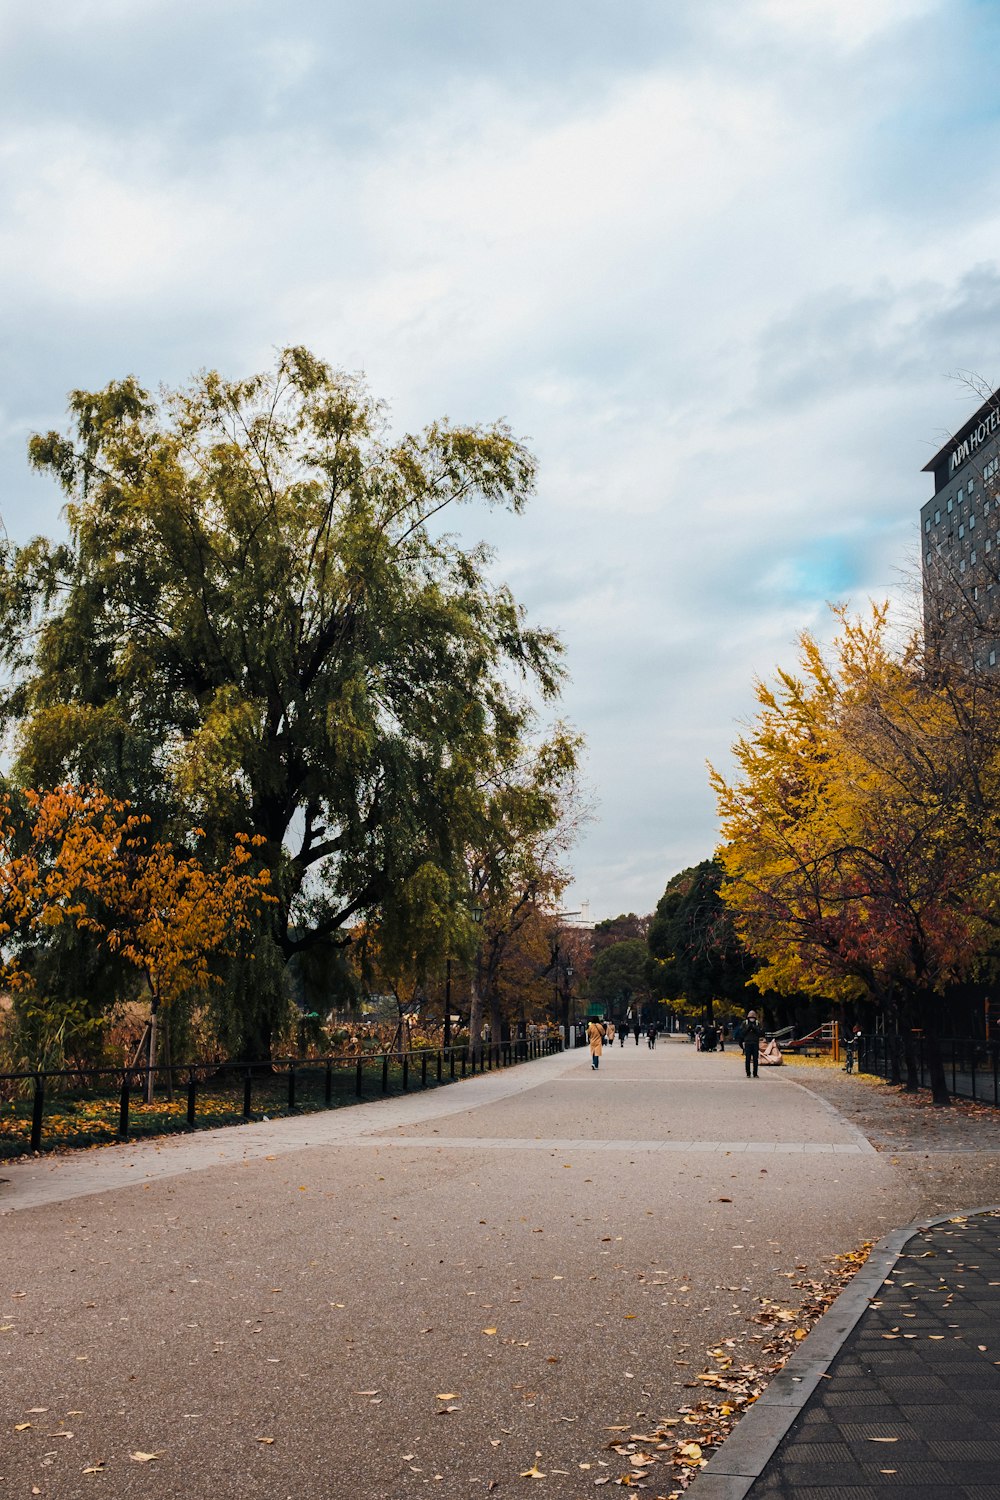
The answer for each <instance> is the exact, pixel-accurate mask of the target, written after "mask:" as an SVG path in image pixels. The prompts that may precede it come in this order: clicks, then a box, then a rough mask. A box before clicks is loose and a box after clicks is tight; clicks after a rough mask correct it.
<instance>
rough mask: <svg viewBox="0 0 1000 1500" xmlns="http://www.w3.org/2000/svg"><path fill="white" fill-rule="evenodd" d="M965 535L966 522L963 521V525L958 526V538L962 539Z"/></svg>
mask: <svg viewBox="0 0 1000 1500" xmlns="http://www.w3.org/2000/svg"><path fill="white" fill-rule="evenodd" d="M964 535H965V522H964V521H963V522H962V524H961V526H960V527H959V528H958V540H959V541H961V540H962V538H963V536H964Z"/></svg>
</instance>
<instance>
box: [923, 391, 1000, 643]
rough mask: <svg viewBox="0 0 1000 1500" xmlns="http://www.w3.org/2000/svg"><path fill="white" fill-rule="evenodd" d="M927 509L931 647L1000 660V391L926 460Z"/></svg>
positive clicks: (925, 584)
mask: <svg viewBox="0 0 1000 1500" xmlns="http://www.w3.org/2000/svg"><path fill="white" fill-rule="evenodd" d="M923 472H924V473H925V474H933V476H934V496H933V498H932V499H931V500H928V501H927V503H926V505H924V507H923V508H922V510H921V512H920V535H921V542H922V557H923V566H922V578H923V604H924V629H925V634H926V638H927V643H928V647H929V649H930V650H932V651H939V652H941V653H942V654H944V655H947V656H950V657H952V658H954V659H956V660H962V661H964V662H966V664H967V665H970V666H975V667H977V668H980V669H987V668H990V667H996V666H997V665H998V663H1000V391H995V392H994V393H993V395H992V396H990V397H989V398H988V400H986V401H984V402H983V404H982V406H981V407H980V408H979V410H978V411H977V412H976V413H975V415H974V416H972V417H970V419H969V421H968V422H966V423H965V426H964V427H961V428H960V429H959V430H958V432H957V433H956V434H955V436H954V437H952V438H949V440H948V442H947V443H945V445H944V447H943V448H941V450H940V451H939V452H938V453H936V454H935V455H934V457H933V458H932V459H931V461H930V463H929V464H925V465H924V471H923Z"/></svg>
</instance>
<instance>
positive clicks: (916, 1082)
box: [903, 1026, 920, 1094]
mask: <svg viewBox="0 0 1000 1500" xmlns="http://www.w3.org/2000/svg"><path fill="white" fill-rule="evenodd" d="M903 1056H904V1058H905V1059H906V1092H907V1093H908V1094H915V1093H917V1091H918V1090H919V1088H920V1074H919V1072H918V1071H917V1049H916V1045H915V1043H914V1040H913V1031H912V1029H911V1028H910V1027H909V1026H904V1028H903Z"/></svg>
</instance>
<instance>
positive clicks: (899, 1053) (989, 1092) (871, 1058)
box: [858, 1036, 1000, 1106]
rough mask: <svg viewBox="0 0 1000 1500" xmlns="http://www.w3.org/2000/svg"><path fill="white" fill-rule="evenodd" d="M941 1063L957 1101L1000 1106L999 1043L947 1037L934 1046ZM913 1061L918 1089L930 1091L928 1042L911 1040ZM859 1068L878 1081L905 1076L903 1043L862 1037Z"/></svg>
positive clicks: (899, 1039)
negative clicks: (972, 1100)
mask: <svg viewBox="0 0 1000 1500" xmlns="http://www.w3.org/2000/svg"><path fill="white" fill-rule="evenodd" d="M937 1045H938V1049H939V1051H940V1053H941V1059H942V1062H943V1063H944V1072H945V1078H946V1080H947V1082H948V1087H949V1088H950V1089H951V1092H952V1093H953V1094H954V1095H955V1097H956V1098H958V1099H975V1100H978V1101H979V1102H980V1103H982V1104H994V1105H997V1106H1000V1041H997V1042H983V1041H975V1040H973V1039H971V1038H970V1039H964V1038H962V1037H947V1038H943V1039H940V1040H939V1041H938V1043H937ZM912 1047H913V1061H914V1064H915V1067H916V1072H917V1079H918V1082H919V1084H920V1087H921V1088H929V1087H930V1081H931V1078H930V1063H929V1059H928V1042H927V1040H926V1038H925V1037H921V1036H915V1037H913V1039H912ZM858 1068H859V1071H860V1072H862V1073H876V1074H878V1076H879V1077H880V1078H886V1079H891V1078H894V1077H895V1078H903V1079H905V1078H906V1076H907V1067H906V1055H905V1043H904V1041H903V1038H902V1037H901V1036H866V1037H862V1039H861V1044H860V1047H859V1050H858Z"/></svg>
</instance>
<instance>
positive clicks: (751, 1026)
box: [741, 1010, 761, 1078]
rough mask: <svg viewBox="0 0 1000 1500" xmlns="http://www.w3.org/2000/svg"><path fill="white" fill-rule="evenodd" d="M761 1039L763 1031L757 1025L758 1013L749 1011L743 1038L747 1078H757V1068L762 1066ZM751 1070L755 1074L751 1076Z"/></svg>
mask: <svg viewBox="0 0 1000 1500" xmlns="http://www.w3.org/2000/svg"><path fill="white" fill-rule="evenodd" d="M760 1038H761V1030H760V1027H759V1026H758V1025H757V1012H756V1011H755V1010H749V1011H747V1018H746V1024H745V1025H744V1027H743V1036H742V1038H741V1041H742V1045H743V1061H744V1063H745V1065H746V1070H747V1077H748V1078H750V1077H751V1076H752V1077H754V1078H756V1077H757V1068H758V1066H759V1065H760ZM751 1068H752V1069H753V1073H752V1074H751Z"/></svg>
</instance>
